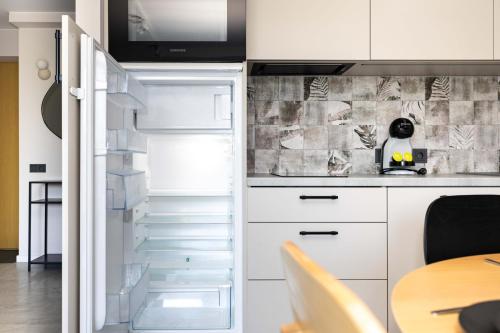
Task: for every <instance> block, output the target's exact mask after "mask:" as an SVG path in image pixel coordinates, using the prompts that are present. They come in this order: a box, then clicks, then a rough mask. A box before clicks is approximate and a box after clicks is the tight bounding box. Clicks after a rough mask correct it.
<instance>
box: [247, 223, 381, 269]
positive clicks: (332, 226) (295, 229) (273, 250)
mask: <svg viewBox="0 0 500 333" xmlns="http://www.w3.org/2000/svg"><path fill="white" fill-rule="evenodd" d="M386 228H387V224H386V223H249V224H248V230H247V235H248V243H247V244H248V245H247V246H248V258H247V263H248V279H283V278H284V274H283V266H282V263H281V252H280V247H281V245H282V244H283V243H284V242H285V241H287V240H291V241H292V242H294V243H295V244H297V245H298V246H299V247H300V248H301V249H302V250H303V251H304V252H305V253H306V254H307V255H308V256H310V257H311V258H312V259H313V260H315V261H316V262H318V263H319V264H320V265H321V266H323V267H324V268H325V269H326V270H327V271H329V272H331V273H333V274H334V275H335V276H336V277H337V278H339V279H386V278H387V229H386ZM301 231H337V232H338V234H337V235H307V236H301V235H300V234H299V233H300V232H301Z"/></svg>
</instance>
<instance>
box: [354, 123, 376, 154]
mask: <svg viewBox="0 0 500 333" xmlns="http://www.w3.org/2000/svg"><path fill="white" fill-rule="evenodd" d="M376 146H377V126H375V125H358V126H356V127H354V134H353V148H354V149H374V148H375V147H376Z"/></svg>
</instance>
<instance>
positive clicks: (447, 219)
mask: <svg viewBox="0 0 500 333" xmlns="http://www.w3.org/2000/svg"><path fill="white" fill-rule="evenodd" d="M498 252H500V195H454V196H443V197H441V198H439V199H436V200H434V201H433V202H432V203H431V204H430V206H429V208H428V209H427V214H426V216H425V229H424V256H425V262H426V263H427V264H432V263H433V262H437V261H441V260H446V259H453V258H458V257H464V256H471V255H478V254H488V253H498Z"/></svg>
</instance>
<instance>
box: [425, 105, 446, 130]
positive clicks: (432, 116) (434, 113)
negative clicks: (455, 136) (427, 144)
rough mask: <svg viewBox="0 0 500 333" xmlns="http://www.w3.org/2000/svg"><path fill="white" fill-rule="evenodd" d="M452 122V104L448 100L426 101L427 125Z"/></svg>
mask: <svg viewBox="0 0 500 333" xmlns="http://www.w3.org/2000/svg"><path fill="white" fill-rule="evenodd" d="M449 122H450V104H449V102H448V101H426V102H425V124H426V125H448V124H449Z"/></svg>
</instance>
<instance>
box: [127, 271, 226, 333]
mask: <svg viewBox="0 0 500 333" xmlns="http://www.w3.org/2000/svg"><path fill="white" fill-rule="evenodd" d="M229 275H230V271H229V270H221V271H217V270H216V271H210V270H207V271H200V270H194V271H191V270H161V269H154V270H152V271H151V272H150V289H149V292H148V294H147V296H146V299H145V301H144V303H143V304H142V306H141V308H140V309H139V311H138V312H137V314H136V315H135V317H134V318H133V320H132V328H133V329H134V330H176V329H177V330H182V329H205V330H206V329H228V328H230V327H231V319H230V318H231V313H230V312H231V310H230V309H231V286H232V284H231V280H230V277H229Z"/></svg>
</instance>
